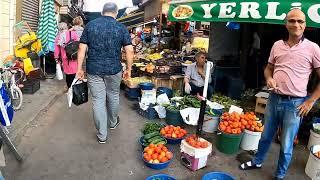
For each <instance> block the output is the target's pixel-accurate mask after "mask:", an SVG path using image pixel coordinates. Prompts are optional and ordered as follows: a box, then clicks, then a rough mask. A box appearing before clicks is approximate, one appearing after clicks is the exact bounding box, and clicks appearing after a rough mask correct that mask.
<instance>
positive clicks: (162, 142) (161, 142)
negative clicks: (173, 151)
mask: <svg viewBox="0 0 320 180" xmlns="http://www.w3.org/2000/svg"><path fill="white" fill-rule="evenodd" d="M158 144H166V142H165V141H164V140H162V141H160V142H157V143H156V144H155V145H158Z"/></svg>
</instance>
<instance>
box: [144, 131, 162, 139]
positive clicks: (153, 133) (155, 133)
mask: <svg viewBox="0 0 320 180" xmlns="http://www.w3.org/2000/svg"><path fill="white" fill-rule="evenodd" d="M157 135H160V133H159V132H157V131H155V132H152V133H149V134H146V135H144V139H145V140H148V139H151V138H153V137H154V136H157Z"/></svg>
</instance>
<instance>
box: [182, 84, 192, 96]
mask: <svg viewBox="0 0 320 180" xmlns="http://www.w3.org/2000/svg"><path fill="white" fill-rule="evenodd" d="M184 92H185V93H187V94H190V92H191V86H190V84H189V83H186V84H185V85H184Z"/></svg>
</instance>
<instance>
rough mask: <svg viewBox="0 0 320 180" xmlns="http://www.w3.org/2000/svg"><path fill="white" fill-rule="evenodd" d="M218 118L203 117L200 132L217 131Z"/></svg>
mask: <svg viewBox="0 0 320 180" xmlns="http://www.w3.org/2000/svg"><path fill="white" fill-rule="evenodd" d="M219 119H220V117H217V116H208V115H204V119H203V126H202V130H203V131H204V132H207V133H214V132H216V131H217V129H218V124H219Z"/></svg>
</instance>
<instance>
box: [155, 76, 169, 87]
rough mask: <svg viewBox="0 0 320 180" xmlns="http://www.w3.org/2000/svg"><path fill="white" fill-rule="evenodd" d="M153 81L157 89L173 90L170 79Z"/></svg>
mask: <svg viewBox="0 0 320 180" xmlns="http://www.w3.org/2000/svg"><path fill="white" fill-rule="evenodd" d="M151 80H152V83H153V84H154V86H155V88H158V87H167V88H171V86H170V78H157V77H152V78H151Z"/></svg>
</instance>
